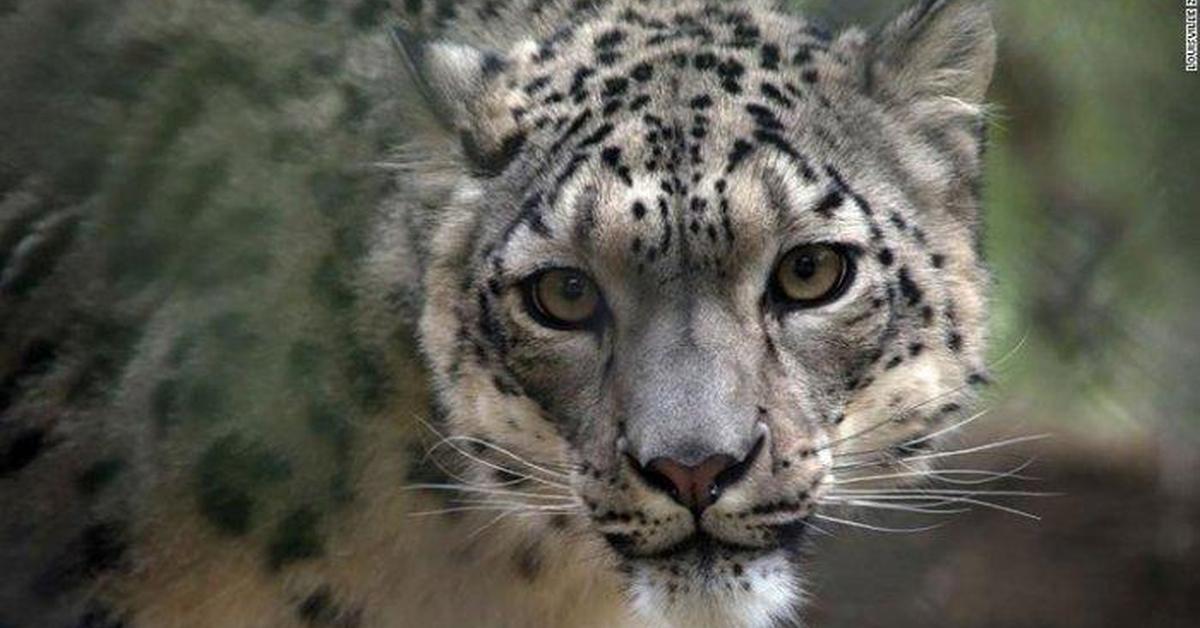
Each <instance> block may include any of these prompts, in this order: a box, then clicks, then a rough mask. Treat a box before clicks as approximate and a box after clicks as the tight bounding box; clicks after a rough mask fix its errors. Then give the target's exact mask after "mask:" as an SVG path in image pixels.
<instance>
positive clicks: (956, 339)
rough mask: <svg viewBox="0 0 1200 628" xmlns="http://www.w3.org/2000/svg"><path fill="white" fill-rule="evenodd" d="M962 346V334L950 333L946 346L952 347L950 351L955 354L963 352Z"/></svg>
mask: <svg viewBox="0 0 1200 628" xmlns="http://www.w3.org/2000/svg"><path fill="white" fill-rule="evenodd" d="M962 344H963V337H962V334H960V333H958V332H956V331H952V332H950V334H949V335H948V336H947V337H946V346H947V347H950V350H951V351H953V352H955V353H958V352H959V351H962Z"/></svg>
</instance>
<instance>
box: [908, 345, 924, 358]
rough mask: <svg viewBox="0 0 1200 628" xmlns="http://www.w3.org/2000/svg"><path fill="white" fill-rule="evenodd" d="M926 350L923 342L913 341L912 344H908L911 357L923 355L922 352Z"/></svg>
mask: <svg viewBox="0 0 1200 628" xmlns="http://www.w3.org/2000/svg"><path fill="white" fill-rule="evenodd" d="M924 350H925V345H923V344H921V343H919V342H914V343H912V344H910V345H908V355H909V357H913V358H915V357H917V356H918V355H921V352H922V351H924Z"/></svg>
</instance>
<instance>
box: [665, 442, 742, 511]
mask: <svg viewBox="0 0 1200 628" xmlns="http://www.w3.org/2000/svg"><path fill="white" fill-rule="evenodd" d="M736 462H737V461H736V460H734V459H733V458H732V457H731V456H725V455H716V456H709V457H708V458H707V459H705V460H704V462H701V463H700V464H698V465H696V466H694V467H693V466H688V465H684V464H680V463H678V462H675V461H674V460H671V459H670V458H655V459H654V460H651V461H650V464H649V465H647V466H646V470H647V471H649V473H650V474H652V475H657V476H659V478H660V482H657V483H658V484H660V485H664V488H667V489H668V492H669V493H670V495H671V497H672V498H673V499H674V500H675V501H677V502H679V503H680V504H683V505H684V506H687V507H688V508H689V509H690V510H692V511H694V512H700V511H703V510H704V509H705V508H708V507H709V506H710V505H712V503H713V502H714V501H716V499H717V496H718V495H719V494H720V490H721V488H720V487H719V486H718V485H717V476H719V475H720V474H721V472H722V471H725V470H726V469H728V468H730V467H732V466H733V465H734V464H736ZM661 479H665V480H666V481H665V482H662V481H661Z"/></svg>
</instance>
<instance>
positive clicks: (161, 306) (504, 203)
mask: <svg viewBox="0 0 1200 628" xmlns="http://www.w3.org/2000/svg"><path fill="white" fill-rule="evenodd" d="M0 6H2V7H3V8H0V39H3V40H4V49H5V50H6V51H8V52H7V53H6V54H10V55H11V57H12V58H10V59H8V60H7V61H5V62H4V65H3V72H2V73H0V93H3V96H2V97H0V107H2V111H0V118H3V122H0V132H2V135H3V137H4V138H5V142H3V144H4V145H5V147H4V148H2V149H0V174H2V175H3V176H2V177H0V196H2V201H0V505H3V509H2V512H0V557H2V558H3V559H2V560H0V563H2V564H3V566H4V576H3V578H0V581H2V582H0V626H5V627H12V626H89V627H92V626H106V627H115V626H123V627H128V628H142V627H159V626H342V627H362V628H367V627H373V626H503V627H519V626H655V627H659V626H661V627H670V626H677V627H683V626H688V627H693V626H698V627H702V626H714V627H715V626H744V627H768V626H788V625H804V602H805V600H806V598H807V596H808V593H807V591H808V587H807V584H806V583H807V582H809V581H810V579H811V574H810V573H809V572H808V570H807V568H806V564H807V563H808V562H809V561H808V560H807V557H808V552H809V551H810V548H811V547H812V546H813V544H816V545H818V546H819V544H820V539H819V537H814V534H813V533H814V532H819V531H821V530H822V528H823V526H832V525H837V524H838V523H852V522H853V521H854V517H853V515H852V514H846V513H847V512H851V513H852V512H853V511H852V510H850V509H851V507H852V506H853V505H854V504H855V499H854V495H855V492H854V489H853V488H852V485H853V482H854V481H855V480H856V479H857V480H862V479H863V478H865V477H868V476H872V475H880V474H883V475H887V476H889V477H890V478H897V480H896V481H902V480H901V479H902V478H905V477H908V478H910V479H912V480H913V481H916V480H919V479H920V477H921V476H922V475H923V474H926V473H927V472H928V468H929V467H928V465H927V464H926V463H927V461H928V460H929V459H930V456H929V453H928V452H929V451H930V450H931V449H936V448H937V447H939V443H940V436H941V435H942V434H943V433H944V432H945V431H946V430H947V429H948V427H953V426H955V425H958V424H960V423H962V422H964V421H965V420H969V418H970V416H971V415H970V412H971V408H972V404H973V402H974V401H975V399H976V398H977V397H978V395H979V391H980V390H981V387H983V386H985V385H986V384H987V383H988V382H989V375H988V372H987V364H986V363H985V359H984V355H985V349H986V328H987V286H988V281H989V280H988V273H987V269H986V266H985V264H984V260H983V259H982V254H981V249H982V247H981V244H980V242H981V237H982V236H981V224H982V217H981V203H982V200H981V199H982V183H981V181H982V167H983V154H984V148H985V134H986V126H987V124H986V121H987V111H988V105H987V101H986V92H987V88H988V85H989V82H990V80H991V75H992V70H993V65H994V61H995V56H996V51H995V48H996V36H995V33H994V29H993V26H992V22H991V18H990V13H989V8H988V5H987V3H986V2H983V1H982V0H919V1H917V2H915V3H914V4H912V5H910V6H908V7H907V8H905V9H903V10H902V11H900V12H899V13H898V14H897V15H896V16H895V17H894V18H893V19H892V20H890V21H888V22H886V23H885V24H883V25H882V26H880V27H878V28H874V29H870V30H867V29H863V28H859V27H846V28H839V29H836V30H830V29H828V28H826V27H824V26H823V25H822V24H821V23H820V22H819V21H818V20H816V19H810V18H806V17H805V16H804V15H803V14H802V13H800V12H797V11H793V10H789V7H786V6H784V5H782V4H777V3H775V2H772V1H770V0H750V1H746V2H720V1H718V0H674V1H669V0H481V1H471V2H452V1H449V0H424V1H422V0H404V1H403V2H399V1H397V2H395V3H388V2H385V1H381V0H208V1H203V2H192V1H185V0H169V1H166V2H163V1H161V0H124V1H122V2H112V3H104V4H97V3H90V2H83V1H79V0H51V1H38V2H33V1H32V0H18V1H17V2H6V3H3V5H0ZM830 594H831V595H836V594H838V593H837V592H830Z"/></svg>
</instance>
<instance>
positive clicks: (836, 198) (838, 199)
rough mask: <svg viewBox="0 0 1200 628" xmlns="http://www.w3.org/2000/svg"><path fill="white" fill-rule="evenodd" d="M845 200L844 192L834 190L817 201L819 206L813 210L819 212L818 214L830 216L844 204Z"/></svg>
mask: <svg viewBox="0 0 1200 628" xmlns="http://www.w3.org/2000/svg"><path fill="white" fill-rule="evenodd" d="M843 201H845V198H843V197H842V193H841V192H840V191H838V190H833V191H831V192H830V193H828V194H826V195H825V196H824V197H822V198H821V200H820V201H818V202H817V206H816V207H815V208H814V209H813V211H815V212H817V214H818V215H820V216H823V217H825V218H829V217H830V216H833V212H834V211H835V210H837V208H839V207H841V206H842V202H843Z"/></svg>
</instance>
